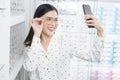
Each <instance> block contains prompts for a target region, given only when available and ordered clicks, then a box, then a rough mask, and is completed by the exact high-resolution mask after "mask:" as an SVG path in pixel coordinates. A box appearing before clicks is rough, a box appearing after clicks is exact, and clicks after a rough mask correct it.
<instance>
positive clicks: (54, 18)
mask: <svg viewBox="0 0 120 80" xmlns="http://www.w3.org/2000/svg"><path fill="white" fill-rule="evenodd" d="M46 18H53V17H49V16H48V17H46ZM54 19H58V17H56V18H54Z"/></svg>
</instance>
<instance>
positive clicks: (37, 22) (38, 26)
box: [30, 18, 43, 37]
mask: <svg viewBox="0 0 120 80" xmlns="http://www.w3.org/2000/svg"><path fill="white" fill-rule="evenodd" d="M30 25H31V26H32V28H33V31H34V36H36V37H40V35H41V32H42V29H43V19H42V18H35V19H32V20H31V21H30Z"/></svg>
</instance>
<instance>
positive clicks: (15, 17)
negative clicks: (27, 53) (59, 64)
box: [9, 0, 26, 80]
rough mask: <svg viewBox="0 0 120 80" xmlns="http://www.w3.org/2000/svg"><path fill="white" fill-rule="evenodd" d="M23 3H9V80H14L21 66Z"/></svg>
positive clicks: (23, 27) (14, 1)
mask: <svg viewBox="0 0 120 80" xmlns="http://www.w3.org/2000/svg"><path fill="white" fill-rule="evenodd" d="M25 3H26V2H25V0H11V2H10V61H9V62H10V67H9V73H10V80H16V76H17V75H18V73H19V71H20V69H21V67H22V64H23V57H24V56H23V53H24V51H23V50H24V46H23V40H24V35H25V23H26V16H25V15H26V13H25Z"/></svg>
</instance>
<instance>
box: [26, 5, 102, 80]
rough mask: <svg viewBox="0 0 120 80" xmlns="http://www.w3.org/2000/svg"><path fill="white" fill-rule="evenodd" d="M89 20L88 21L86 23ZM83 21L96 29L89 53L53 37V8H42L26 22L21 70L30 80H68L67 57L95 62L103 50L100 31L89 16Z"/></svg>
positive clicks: (43, 6)
mask: <svg viewBox="0 0 120 80" xmlns="http://www.w3.org/2000/svg"><path fill="white" fill-rule="evenodd" d="M89 18H92V20H87V19H89ZM85 19H86V23H87V25H92V26H95V28H96V29H97V37H96V39H95V42H94V45H93V48H92V49H91V51H90V52H88V51H86V50H81V49H80V48H79V46H76V45H75V44H76V42H72V41H71V40H68V39H67V38H66V37H62V36H60V37H59V36H58V35H56V34H55V30H56V28H57V26H58V11H57V9H56V8H55V7H54V6H52V5H50V4H42V5H40V6H39V7H38V8H37V9H36V12H35V14H34V18H33V19H32V20H31V22H30V24H31V29H30V32H29V34H28V36H27V38H26V40H25V42H24V44H25V46H26V57H25V60H24V68H25V70H27V71H28V72H29V75H30V80H70V79H69V77H70V72H69V69H70V66H69V65H70V59H71V56H77V57H78V58H81V59H83V60H87V61H93V60H99V58H100V53H101V51H102V49H103V47H102V37H103V29H102V28H101V26H100V24H99V22H98V20H97V19H96V18H95V17H94V16H93V15H86V16H85ZM65 39H66V40H65ZM63 40H64V41H63ZM74 43H75V44H74Z"/></svg>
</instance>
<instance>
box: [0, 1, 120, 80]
mask: <svg viewBox="0 0 120 80" xmlns="http://www.w3.org/2000/svg"><path fill="white" fill-rule="evenodd" d="M6 2H8V3H6ZM43 3H50V4H52V5H54V6H55V7H56V8H57V9H58V12H59V27H58V29H57V31H56V33H58V34H69V37H72V39H73V40H74V41H76V40H77V41H79V43H80V44H79V45H80V47H81V48H83V49H86V50H89V47H87V46H91V45H92V42H93V40H94V38H95V34H96V29H93V28H92V29H90V28H88V27H87V26H86V24H85V22H84V14H83V9H82V4H89V5H90V6H91V9H92V12H93V14H94V15H96V16H97V18H98V20H99V21H100V23H101V25H102V27H103V29H104V36H105V42H104V45H105V46H104V51H103V53H102V55H101V60H100V61H99V62H94V63H91V62H85V61H82V60H80V59H78V58H76V57H72V59H71V65H70V66H71V74H72V76H71V79H72V80H120V69H119V68H120V8H119V5H120V1H119V0H0V24H1V28H2V29H1V30H0V36H2V38H1V39H0V40H1V41H0V54H1V56H0V80H29V79H28V75H27V73H26V71H25V70H24V69H23V67H22V64H23V56H24V46H23V42H24V40H25V37H26V36H27V34H28V31H29V29H30V25H29V21H30V19H32V18H33V15H34V12H35V9H36V8H37V7H38V5H40V4H43Z"/></svg>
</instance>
